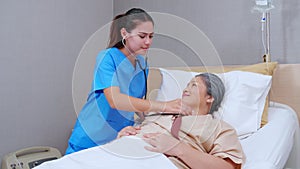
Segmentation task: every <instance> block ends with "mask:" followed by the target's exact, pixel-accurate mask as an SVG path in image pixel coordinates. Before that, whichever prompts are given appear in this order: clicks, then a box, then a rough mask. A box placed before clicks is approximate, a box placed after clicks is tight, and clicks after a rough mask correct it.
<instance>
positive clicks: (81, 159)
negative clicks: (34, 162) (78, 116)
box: [35, 102, 299, 169]
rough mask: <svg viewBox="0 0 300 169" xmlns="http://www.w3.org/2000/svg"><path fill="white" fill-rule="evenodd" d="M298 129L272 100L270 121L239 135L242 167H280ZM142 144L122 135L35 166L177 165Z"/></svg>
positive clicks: (57, 168)
mask: <svg viewBox="0 0 300 169" xmlns="http://www.w3.org/2000/svg"><path fill="white" fill-rule="evenodd" d="M297 129H299V124H298V119H297V115H296V113H295V112H294V111H293V110H292V109H291V108H290V107H288V106H286V105H283V104H279V103H275V102H271V103H270V107H269V122H268V123H267V124H266V125H265V126H264V127H262V128H261V129H259V130H258V131H257V132H256V133H253V134H252V135H250V136H248V137H246V138H243V139H241V144H242V146H243V149H244V152H245V154H246V163H245V164H244V165H243V169H282V168H283V167H284V165H285V163H286V162H287V159H288V157H289V154H290V152H291V150H292V147H293V144H294V133H295V131H296V130H297ZM124 145H126V146H124ZM145 145H146V143H145V142H143V141H142V139H139V138H137V137H133V136H130V137H122V138H121V139H118V140H115V141H114V142H112V143H110V144H107V145H104V146H99V147H93V148H90V149H86V150H83V151H80V152H76V153H73V154H69V155H66V156H64V157H62V158H60V159H57V160H53V161H48V162H45V163H43V164H41V165H39V166H37V167H36V168H35V169H50V168H55V169H65V168H72V169H85V168H86V169H99V168H128V169H129V168H130V169H135V168H137V169H140V168H143V169H148V168H149V169H150V168H151V169H153V168H156V169H160V168H161V169H165V168H168V169H172V168H176V167H175V166H174V165H173V164H172V163H171V162H170V161H169V160H168V158H166V157H165V156H164V155H163V154H159V153H153V152H149V151H146V150H145V149H144V148H143V147H144V146H145Z"/></svg>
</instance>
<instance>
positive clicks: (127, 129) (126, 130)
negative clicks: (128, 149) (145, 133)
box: [117, 126, 141, 138]
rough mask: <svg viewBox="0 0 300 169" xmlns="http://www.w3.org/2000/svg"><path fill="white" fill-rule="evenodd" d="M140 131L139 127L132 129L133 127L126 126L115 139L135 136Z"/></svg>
mask: <svg viewBox="0 0 300 169" xmlns="http://www.w3.org/2000/svg"><path fill="white" fill-rule="evenodd" d="M140 130H141V127H140V126H136V127H133V126H127V127H124V128H123V129H122V130H121V131H120V132H119V133H118V137H117V138H120V137H123V136H130V135H136V134H138V133H139V131H140Z"/></svg>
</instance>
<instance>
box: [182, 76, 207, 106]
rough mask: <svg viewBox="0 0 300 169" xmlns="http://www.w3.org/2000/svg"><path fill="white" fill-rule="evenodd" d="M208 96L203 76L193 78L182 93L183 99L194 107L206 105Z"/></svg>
mask: <svg viewBox="0 0 300 169" xmlns="http://www.w3.org/2000/svg"><path fill="white" fill-rule="evenodd" d="M207 98H208V95H207V91H206V86H205V83H204V82H203V80H202V78H201V77H195V78H193V79H192V80H191V81H190V82H189V83H188V84H187V87H186V88H185V89H184V90H183V93H182V101H183V102H184V103H185V104H186V105H188V106H190V107H191V108H192V109H198V108H202V106H205V105H206V100H207Z"/></svg>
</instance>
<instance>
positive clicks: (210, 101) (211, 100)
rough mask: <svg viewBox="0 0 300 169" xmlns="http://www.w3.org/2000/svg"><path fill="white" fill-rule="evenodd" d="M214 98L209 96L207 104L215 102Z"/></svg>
mask: <svg viewBox="0 0 300 169" xmlns="http://www.w3.org/2000/svg"><path fill="white" fill-rule="evenodd" d="M214 100H215V99H214V98H213V97H212V96H209V97H208V98H207V100H206V102H207V103H212V102H214Z"/></svg>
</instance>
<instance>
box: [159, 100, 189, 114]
mask: <svg viewBox="0 0 300 169" xmlns="http://www.w3.org/2000/svg"><path fill="white" fill-rule="evenodd" d="M163 112H165V113H179V114H182V115H191V114H192V109H191V108H190V107H189V106H187V105H186V104H184V103H183V102H182V100H181V99H175V100H171V101H168V102H165V105H164V109H163Z"/></svg>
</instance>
